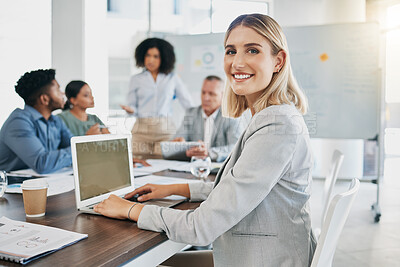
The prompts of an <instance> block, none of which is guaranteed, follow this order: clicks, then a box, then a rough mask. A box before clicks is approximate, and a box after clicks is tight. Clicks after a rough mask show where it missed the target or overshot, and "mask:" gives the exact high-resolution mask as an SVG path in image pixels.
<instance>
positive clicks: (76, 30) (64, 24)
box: [52, 0, 108, 119]
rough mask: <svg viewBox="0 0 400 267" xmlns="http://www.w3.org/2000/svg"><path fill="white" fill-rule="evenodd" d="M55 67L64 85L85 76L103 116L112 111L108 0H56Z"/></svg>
mask: <svg viewBox="0 0 400 267" xmlns="http://www.w3.org/2000/svg"><path fill="white" fill-rule="evenodd" d="M52 3H53V31H52V32H53V35H52V40H53V67H54V68H55V69H56V70H57V79H58V81H59V82H60V85H61V86H62V87H63V88H65V86H66V85H67V84H68V82H70V81H71V80H77V79H78V80H84V81H86V82H87V83H88V84H89V86H90V87H91V88H92V91H93V95H94V97H95V108H93V109H91V110H88V112H89V113H96V114H97V115H99V116H100V117H101V118H103V119H104V118H106V116H107V114H108V50H107V34H105V29H106V17H107V1H106V0H68V1H64V0H53V1H52Z"/></svg>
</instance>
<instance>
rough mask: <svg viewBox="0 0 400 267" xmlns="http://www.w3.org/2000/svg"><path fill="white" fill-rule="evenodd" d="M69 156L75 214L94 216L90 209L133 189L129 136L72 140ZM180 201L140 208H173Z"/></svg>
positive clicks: (88, 137) (101, 136)
mask: <svg viewBox="0 0 400 267" xmlns="http://www.w3.org/2000/svg"><path fill="white" fill-rule="evenodd" d="M71 152H72V165H73V169H74V177H75V200H76V207H77V209H78V210H80V211H82V212H87V213H93V214H97V213H96V212H94V211H93V206H95V205H96V204H98V203H100V202H101V201H102V200H104V199H106V198H108V197H109V196H110V195H111V194H115V195H117V196H121V197H123V196H124V195H125V194H127V193H129V192H131V191H133V190H134V189H135V187H134V175H133V161H132V149H131V136H130V135H113V134H103V135H88V136H76V137H72V139H71ZM183 201H184V199H179V200H163V199H162V200H151V201H147V202H144V203H143V204H154V205H159V206H166V207H172V206H174V205H176V204H179V203H181V202H183Z"/></svg>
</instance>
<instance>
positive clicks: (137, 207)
mask: <svg viewBox="0 0 400 267" xmlns="http://www.w3.org/2000/svg"><path fill="white" fill-rule="evenodd" d="M132 206H133V207H132ZM131 207H132V208H131ZM142 208H143V205H142V204H140V203H136V204H135V203H133V202H131V201H129V200H126V199H123V198H120V197H117V196H116V195H110V196H109V197H108V198H107V199H105V200H103V201H102V202H100V203H99V204H97V205H96V206H94V208H93V210H94V211H95V212H98V213H100V214H102V215H104V216H107V217H111V218H116V219H128V216H129V219H131V220H134V221H137V220H138V218H139V214H140V212H141V211H142ZM128 213H129V215H128Z"/></svg>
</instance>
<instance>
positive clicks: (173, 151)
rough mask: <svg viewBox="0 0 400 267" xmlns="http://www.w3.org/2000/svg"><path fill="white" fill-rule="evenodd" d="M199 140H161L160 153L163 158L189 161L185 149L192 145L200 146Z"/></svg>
mask: <svg viewBox="0 0 400 267" xmlns="http://www.w3.org/2000/svg"><path fill="white" fill-rule="evenodd" d="M200 145H201V143H200V142H161V143H160V146H161V153H162V156H163V158H164V159H168V160H185V161H190V158H189V157H187V156H186V150H188V149H189V148H191V147H194V146H200Z"/></svg>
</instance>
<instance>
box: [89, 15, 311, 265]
mask: <svg viewBox="0 0 400 267" xmlns="http://www.w3.org/2000/svg"><path fill="white" fill-rule="evenodd" d="M224 45H225V58H224V69H225V73H226V76H227V81H228V87H227V91H226V94H225V103H224V104H225V105H224V112H225V113H226V114H228V115H230V116H233V117H238V116H240V115H241V114H242V113H243V112H244V111H245V110H246V109H250V110H251V113H252V115H253V117H252V120H251V122H250V124H249V126H248V128H247V129H246V131H245V132H244V133H243V135H242V136H241V137H240V138H239V140H238V142H237V144H236V146H235V148H234V149H233V151H232V153H231V155H230V156H229V157H228V158H227V159H226V160H225V163H224V165H223V166H222V168H221V170H220V171H219V173H218V174H217V177H216V180H215V182H214V184H207V183H198V184H189V185H187V184H186V185H182V184H181V185H145V186H143V187H141V188H138V189H136V190H135V191H133V192H132V193H130V194H128V195H126V198H127V199H129V198H130V197H132V196H133V195H135V194H137V193H138V194H140V195H141V197H139V199H138V200H139V201H143V200H147V199H152V198H160V197H165V196H168V195H171V194H178V195H182V196H185V197H187V198H190V200H192V201H193V200H204V202H203V203H202V204H201V205H200V207H199V208H197V209H195V210H174V209H169V208H161V207H156V206H144V205H142V204H140V203H132V202H130V201H128V200H126V199H122V198H118V197H116V196H110V198H109V199H107V200H105V201H104V202H102V203H101V204H99V205H97V206H96V208H95V211H97V212H99V213H101V214H104V215H105V216H109V217H114V218H119V219H126V218H128V219H131V220H133V221H137V223H138V227H139V228H142V229H148V230H153V231H159V232H161V231H163V232H165V233H166V234H167V236H168V237H169V238H170V239H171V240H173V241H176V242H181V243H188V244H193V245H206V244H209V243H211V242H213V251H212V252H211V251H210V252H208V253H207V252H206V253H204V252H203V254H202V256H201V258H202V259H204V260H205V261H207V256H208V257H209V258H210V256H211V255H212V256H213V261H212V260H210V259H208V265H210V266H212V262H214V263H213V264H214V265H215V266H308V265H309V264H310V262H311V260H312V256H313V253H314V246H315V241H314V238H313V234H312V232H311V223H310V215H309V203H308V200H309V197H310V187H311V170H312V165H313V162H312V156H311V148H310V144H309V135H308V131H307V127H306V125H305V122H304V120H303V117H302V114H304V113H305V112H306V110H307V102H306V98H305V96H304V94H303V93H302V91H301V90H300V89H299V86H298V85H297V83H296V80H295V78H294V77H293V74H292V70H291V67H290V60H289V50H288V47H287V44H286V39H285V36H284V34H283V32H282V29H281V28H280V26H279V25H278V24H277V23H276V22H275V21H274V20H273V19H272V18H270V17H268V16H266V15H261V14H250V15H241V16H239V17H238V18H236V19H235V20H234V21H233V22H232V23H231V24H230V26H229V28H228V30H227V32H226V35H225V42H224ZM192 254H193V253H192ZM198 256H199V255H198ZM182 258H185V253H180V255H176V256H174V257H172V258H171V259H169V260H167V261H166V262H164V263H163V265H168V266H178V265H177V262H181V261H180V260H181V259H182ZM187 258H188V257H186V259H185V260H186V263H185V264H186V265H190V264H189V263H188V259H187ZM192 259H193V257H192Z"/></svg>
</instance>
